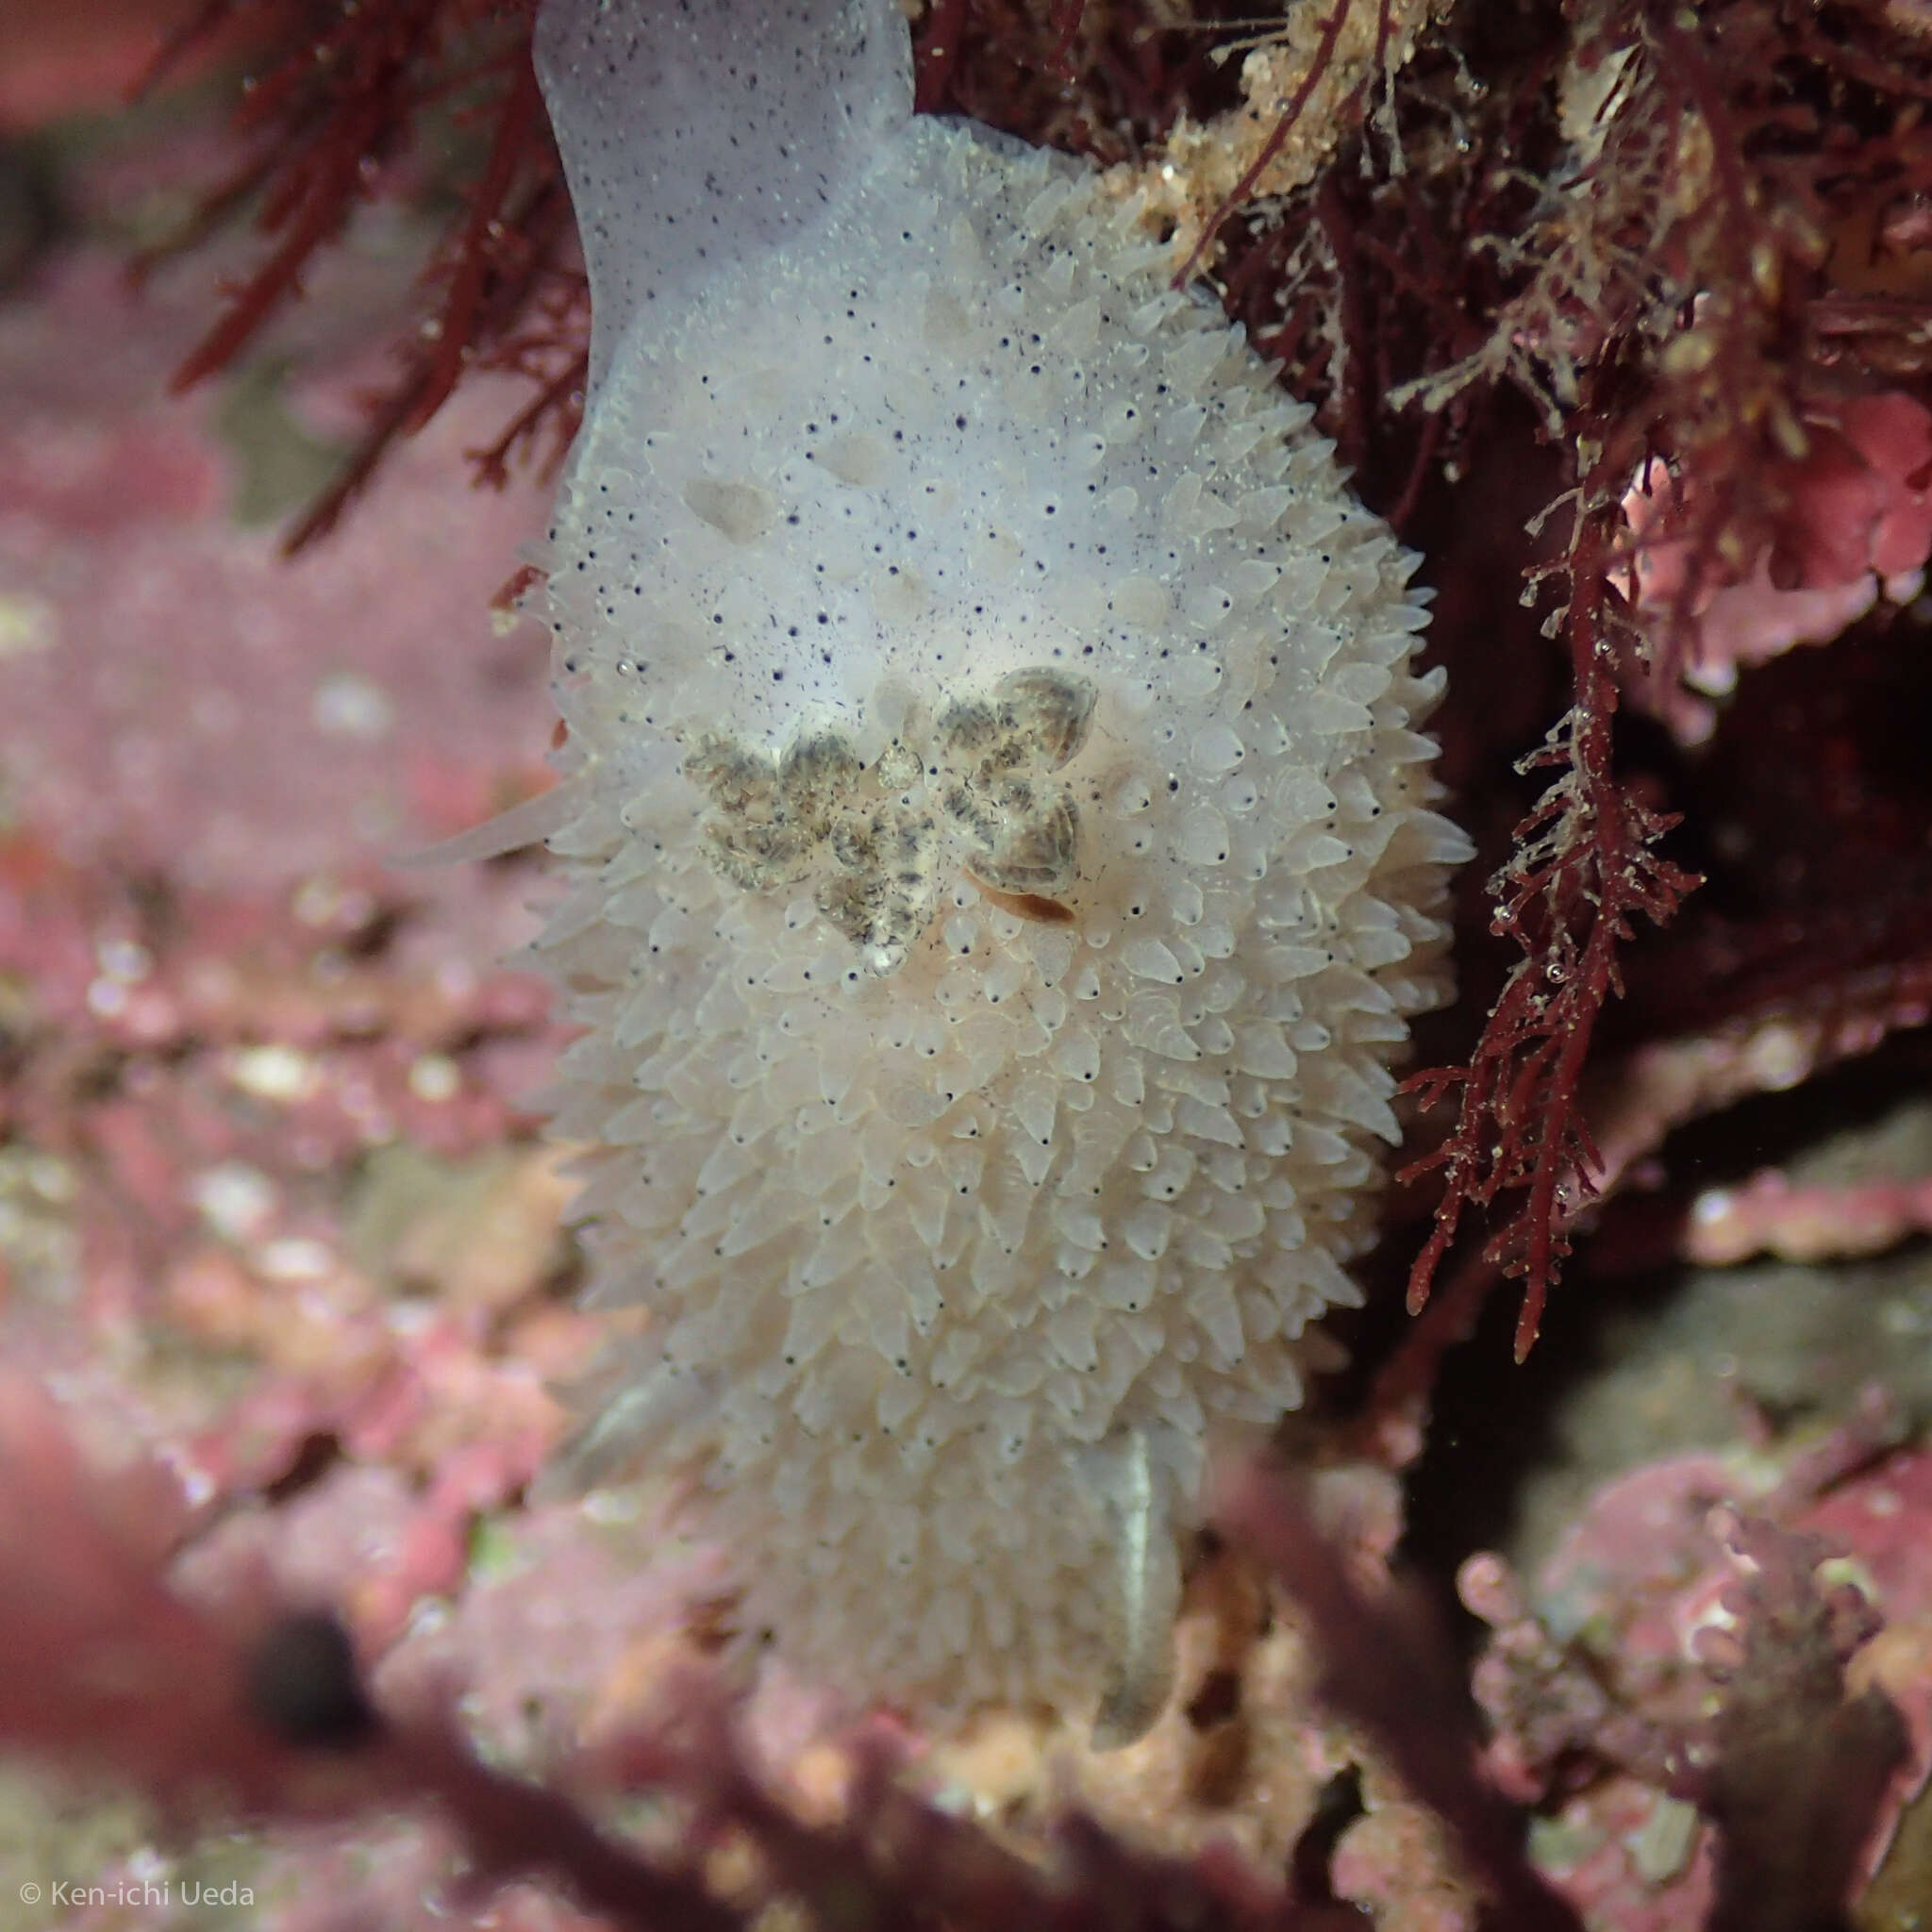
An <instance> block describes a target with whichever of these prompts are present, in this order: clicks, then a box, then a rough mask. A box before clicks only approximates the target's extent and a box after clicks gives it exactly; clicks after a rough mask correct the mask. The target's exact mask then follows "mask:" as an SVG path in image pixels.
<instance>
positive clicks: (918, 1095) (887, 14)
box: [538, 0, 1470, 1739]
mask: <svg viewBox="0 0 1932 1932" xmlns="http://www.w3.org/2000/svg"><path fill="white" fill-rule="evenodd" d="M538 58H539V66H540V72H541V76H542V80H543V85H544V90H545V94H546V97H547V99H548V101H549V104H550V108H551V112H552V115H553V118H554V121H555V124H556V127H557V133H558V141H559V143H560V145H561V148H562V152H563V156H564V159H565V162H566V166H567V169H568V172H569V176H570V182H571V189H572V193H573V196H574V199H575V204H576V208H577V211H578V217H579V223H580V225H581V227H582V230H583V234H584V239H585V245H586V251H587V257H588V263H589V268H590V274H591V291H592V303H593V341H592V355H591V392H590V399H589V408H588V411H587V415H586V419H585V423H584V426H583V430H582V434H581V436H580V438H579V441H578V444H577V447H576V450H575V454H574V457H573V460H572V466H571V471H570V474H569V476H568V479H567V481H566V484H565V487H564V489H563V491H562V492H561V495H560V500H559V503H558V510H557V518H556V528H555V530H554V532H553V541H552V546H551V555H550V558H549V574H548V591H547V596H548V611H547V615H548V618H549V621H550V623H551V625H552V627H553V629H554V631H555V635H556V645H555V650H556V691H557V697H558V705H559V707H560V708H561V710H562V713H563V716H564V718H565V720H566V721H567V724H568V734H567V741H566V748H565V751H564V753H563V754H562V761H563V764H564V772H565V775H564V779H563V783H562V786H561V788H560V790H559V793H558V799H559V801H560V803H559V804H558V807H557V811H558V818H557V820H556V823H557V824H559V825H560V827H561V828H560V829H558V830H557V831H556V832H555V833H554V836H553V837H552V839H551V841H550V842H551V846H552V850H553V851H554V852H555V853H557V854H558V856H559V858H560V859H561V861H562V864H563V867H564V869H565V871H566V873H567V874H568V876H569V879H570V882H571V890H570V891H569V893H568V896H567V898H566V899H565V901H564V902H563V904H562V905H561V907H560V908H558V910H557V911H556V912H555V914H554V915H553V917H552V918H551V920H550V924H549V926H548V929H547V931H546V932H545V934H544V936H543V938H542V940H541V942H540V946H541V955H542V958H544V960H545V961H546V962H547V965H548V967H549V970H550V971H551V973H552V974H554V975H555V977H556V979H557V981H558V984H559V986H560V987H561V988H562V989H563V990H564V992H565V996H566V999H567V1002H568V1010H569V1013H570V1015H571V1017H572V1018H573V1019H574V1020H575V1022H576V1023H577V1024H580V1025H581V1026H582V1027H583V1028H584V1033H583V1037H582V1038H581V1039H580V1040H579V1041H577V1042H576V1043H575V1045H574V1046H573V1047H572V1048H571V1049H570V1051H569V1053H568V1054H567V1055H566V1057H565V1059H564V1062H563V1066H562V1069H561V1075H560V1081H559V1087H558V1118H557V1126H558V1132H559V1133H560V1134H562V1135H563V1136H565V1137H567V1138H568V1139H570V1140H573V1141H578V1142H581V1143H583V1144H584V1145H585V1146H586V1147H588V1148H589V1149H590V1152H589V1154H588V1156H587V1158H586V1162H585V1167H586V1172H587V1174H588V1181H587V1185H586V1187H585V1190H584V1192H583V1195H582V1197H581V1201H580V1204H579V1205H580V1212H581V1213H582V1215H583V1216H584V1218H585V1219H586V1221H587V1222H588V1223H590V1224H591V1228H590V1233H589V1240H590V1242H591V1257H592V1266H593V1281H592V1289H591V1298H592V1300H593V1302H595V1303H598V1304H601V1305H606V1306H619V1305H625V1304H641V1305H642V1306H643V1307H645V1308H646V1309H647V1310H648V1319H647V1323H646V1326H645V1328H644V1330H643V1333H642V1336H641V1341H639V1342H638V1343H637V1344H636V1347H635V1349H634V1351H633V1353H632V1355H631V1356H630V1357H628V1358H627V1359H625V1361H624V1362H622V1363H621V1364H619V1365H618V1366H617V1368H616V1370H615V1371H614V1373H613V1374H612V1376H611V1378H610V1380H609V1384H608V1396H607V1399H606V1400H605V1402H604V1404H603V1406H602V1407H601V1408H599V1409H598V1411H597V1412H596V1413H595V1414H594V1415H593V1417H592V1418H591V1421H590V1422H589V1424H587V1426H586V1428H585V1430H584V1432H583V1434H582V1436H581V1438H580V1439H579V1441H578V1442H577V1443H576V1445H575V1450H574V1452H573V1455H572V1467H573V1469H574V1470H575V1474H577V1475H578V1476H579V1477H580V1478H582V1479H584V1480H591V1481H596V1480H602V1479H606V1478H608V1477H612V1476H618V1475H623V1474H627V1473H629V1472H630V1471H632V1470H634V1469H636V1468H638V1467H640V1466H642V1465H645V1464H649V1465H651V1466H654V1467H658V1468H662V1469H675V1470H683V1471H686V1472H688V1473H689V1474H690V1475H691V1478H692V1487H691V1495H692V1498H693V1502H694V1505H695V1507H697V1509H698V1510H699V1513H700V1518H701V1520H702V1521H703V1523H704V1524H706V1526H707V1527H708V1530H709V1531H710V1532H712V1533H714V1534H716V1535H717V1536H718V1538H719V1539H720V1540H721V1541H723V1542H724V1545H725V1546H726V1547H727V1549H728V1550H729V1551H730V1552H732V1553H733V1555H734V1556H735V1557H737V1558H738V1560H739V1564H740V1569H741V1582H742V1591H743V1595H742V1601H741V1607H740V1611H739V1619H740V1623H741V1628H742V1630H743V1631H744V1633H745V1634H746V1636H747V1638H748V1639H749V1638H763V1637H765V1636H767V1635H769V1637H770V1639H771V1641H774V1643H775V1645H776V1646H777V1648H778V1650H779V1651H780V1652H781V1653H782V1654H784V1655H785V1656H787V1657H790V1658H791V1659H793V1660H795V1661H796V1662H798V1663H800V1664H801V1665H803V1666H804V1667H806V1668H807V1669H808V1670H811V1671H813V1672H815V1673H816V1674H819V1675H821V1676H823V1677H824V1679H825V1680H826V1681H828V1682H832V1683H837V1684H840V1685H841V1686H845V1687H848V1688H850V1689H853V1690H856V1691H858V1692H859V1693H861V1694H864V1695H867V1696H872V1697H878V1698H884V1699H889V1700H891V1701H895V1702H897V1703H900V1704H902V1705H904V1706H907V1707H911V1708H913V1709H915V1710H917V1711H919V1712H920V1713H921V1714H922V1715H925V1716H928V1717H943V1716H945V1715H947V1714H950V1713H958V1712H962V1711H965V1710H968V1709H970V1708H972V1707H976V1706H980V1705H984V1704H988V1703H993V1702H1003V1703H1016V1704H1024V1703H1032V1702H1041V1701H1043V1702H1049V1703H1053V1704H1055V1705H1058V1706H1060V1707H1072V1708H1075V1709H1081V1708H1091V1707H1093V1705H1094V1704H1095V1702H1096V1701H1098V1703H1099V1705H1100V1707H1101V1721H1100V1731H1101V1735H1102V1736H1103V1738H1107V1739H1120V1738H1124V1737H1128V1736H1131V1735H1133V1734H1134V1733H1135V1732H1136V1731H1138V1730H1139V1729H1141V1727H1143V1726H1144V1725H1145V1724H1146V1723H1147V1722H1149V1721H1150V1720H1151V1718H1152V1716H1153V1714H1154V1711H1155V1709H1156V1708H1157V1707H1158V1702H1159V1699H1160V1697H1161V1695H1162V1693H1163V1690H1164V1670H1165V1657H1166V1653H1167V1647H1168V1634H1169V1625H1170V1624H1171V1622H1172V1619H1173V1616H1174V1608H1175V1606H1176V1603H1177V1601H1178V1596H1179V1567H1178V1556H1177V1550H1178V1543H1179V1539H1180V1538H1181V1537H1182V1536H1183V1535H1184V1534H1185V1532H1186V1530H1187V1528H1188V1526H1189V1524H1190V1522H1191V1510H1192V1508H1193V1507H1194V1503H1195V1498H1196V1494H1197V1491H1198V1487H1199V1483H1200V1478H1201V1474H1202V1467H1203V1461H1204V1457H1205V1453H1206V1445H1207V1443H1208V1440H1209V1437H1210V1433H1211V1432H1214V1431H1216V1430H1221V1429H1240V1428H1247V1429H1250V1430H1254V1429H1258V1428H1265V1427H1266V1426H1267V1425H1269V1424H1272V1423H1274V1421H1275V1420H1276V1419H1277V1418H1278V1417H1279V1416H1280V1414H1281V1413H1282V1411H1283V1410H1284V1409H1287V1408H1290V1407H1294V1406H1295V1405H1296V1404H1297V1403H1298V1402H1299V1401H1300V1399H1301V1392H1302V1377H1303V1374H1304V1373H1305V1371H1306V1370H1307V1368H1308V1367H1310V1366H1311V1365H1320V1364H1321V1363H1322V1362H1324V1360H1325V1359H1327V1358H1328V1354H1324V1345H1323V1342H1322V1338H1321V1337H1320V1335H1319V1332H1318V1331H1315V1330H1313V1329H1311V1327H1310V1324H1313V1323H1315V1322H1316V1321H1317V1320H1318V1318H1319V1317H1320V1316H1321V1314H1322V1313H1323V1311H1324V1308H1327V1307H1331V1306H1333V1305H1335V1304H1338V1303H1341V1304H1352V1303H1355V1302H1357V1300H1358V1298H1359V1296H1358V1291H1357V1288H1356V1286H1355V1285H1354V1283H1353V1282H1352V1281H1351V1279H1350V1277H1349V1274H1348V1273H1347V1272H1346V1271H1347V1264H1348V1262H1349V1261H1350V1260H1351V1258H1352V1257H1356V1256H1357V1255H1358V1254H1359V1253H1360V1252H1361V1251H1362V1250H1363V1249H1364V1248H1365V1247H1366V1246H1367V1244H1368V1243H1369V1242H1370V1241H1371V1240H1372V1239H1373V1233H1374V1200H1375V1193H1376V1189H1377V1185H1378V1182H1379V1179H1380V1174H1381V1161H1380V1149H1379V1143H1382V1142H1393V1141H1395V1140H1396V1139H1397V1138H1398V1130H1397V1125H1396V1121H1395V1117H1394V1115H1393V1114H1392V1112H1391V1108H1390V1099H1391V1094H1392V1091H1393V1087H1394V1080H1393V1076H1392V1074H1391V1072H1390V1063H1391V1059H1392V1058H1395V1057H1396V1056H1398V1055H1399V1054H1400V1053H1401V1052H1402V1050H1403V1049H1404V1046H1405V1043H1406V1041H1407V1021H1408V1019H1409V1017H1410V1016H1412V1015H1414V1014H1416V1013H1418V1012H1421V1011H1423V1010H1424V1009H1425V1008H1430V1007H1433V1006H1435V1005H1438V1004H1439V1003H1440V1002H1441V1000H1442V999H1443V998H1444V996H1445V994H1446V991H1447V974H1446V966H1445V949H1446V946H1447V942H1448V929H1447V925H1446V923H1445V919H1444V907H1445V893H1446V881H1447V876H1448V872H1449V869H1450V868H1451V867H1452V866H1454V865H1455V864H1456V863H1457V862H1458V861H1460V860H1461V859H1463V858H1466V857H1467V856H1468V853H1469V849H1470V848H1469V845H1468V842H1467V841H1466V840H1465V839H1464V838H1463V836H1462V834H1461V833H1460V832H1459V831H1458V830H1457V828H1456V827H1455V826H1454V825H1453V824H1450V823H1449V822H1448V821H1446V820H1445V819H1443V818H1442V817H1441V816H1439V815H1438V814H1437V813H1436V812H1435V811H1433V810H1432V809H1431V807H1432V806H1433V805H1434V804H1435V803H1436V802H1437V800H1438V798H1439V795H1440V794H1439V790H1438V787H1437V786H1436V784H1435V782H1434V780H1433V779H1432V777H1431V761H1432V759H1433V758H1434V754H1435V746H1434V744H1433V743H1432V742H1431V741H1430V740H1429V739H1427V738H1426V737H1424V736H1422V735H1421V734H1420V733H1419V731H1418V728H1417V727H1418V725H1419V724H1422V723H1423V722H1424V721H1425V719H1426V715H1427V713H1428V711H1429V709H1430V708H1431V707H1432V705H1433V704H1434V702H1435V700H1436V698H1437V696H1438V694H1439V692H1440V691H1441V675H1440V674H1439V673H1432V674H1429V675H1418V674H1417V671H1416V669H1415V667H1414V664H1413V662H1412V654H1413V648H1414V645H1415V641H1416V637H1417V633H1418V632H1419V631H1420V630H1421V629H1422V627H1423V625H1424V621H1425V609H1424V597H1423V596H1422V595H1419V594H1418V593H1417V592H1416V591H1413V590H1412V589H1411V588H1410V578H1411V575H1412V573H1413V571H1414V569H1415V566H1416V563H1417V558H1415V557H1414V556H1412V555H1410V554H1408V553H1407V552H1405V551H1404V550H1402V549H1401V548H1400V547H1399V546H1398V544H1397V543H1396V542H1395V541H1394V539H1393V538H1392V537H1391V533H1390V532H1389V531H1388V529H1387V528H1386V527H1385V526H1384V525H1382V524H1381V523H1380V522H1378V521H1377V519H1376V518H1375V517H1374V516H1373V515H1371V514H1370V513H1369V511H1367V510H1366V509H1365V508H1363V507H1362V506H1361V505H1360V504H1359V503H1358V502H1357V501H1356V500H1355V499H1354V498H1353V497H1352V496H1351V495H1350V494H1349V492H1348V491H1347V489H1346V488H1345V485H1344V482H1343V479H1342V477H1341V475H1339V473H1338V471H1337V469H1336V466H1335V463H1334V461H1333V459H1332V453H1331V450H1330V448H1329V446H1328V445H1327V444H1326V443H1324V442H1322V441H1316V440H1314V439H1312V438H1311V437H1310V436H1308V435H1307V433H1306V425H1307V416H1308V411H1307V409H1306V408H1303V407H1301V406H1300V405H1298V404H1296V403H1294V402H1293V401H1291V400H1290V399H1289V398H1287V397H1286V396H1284V395H1283V394H1282V393H1281V392H1280V391H1279V390H1278V389H1277V388H1276V387H1275V386H1274V383H1273V382H1272V380H1271V378H1270V373H1269V371H1268V369H1267V368H1266V367H1264V365H1263V364H1262V363H1261V361H1260V360H1259V358H1257V356H1256V355H1255V354H1254V353H1253V351H1252V350H1251V349H1250V348H1249V347H1248V345H1247V343H1246V341H1245V340H1244V339H1243V337H1242V334H1241V331H1240V330H1239V329H1238V328H1230V327H1229V326H1228V325H1227V324H1226V322H1225V320H1224V317H1223V316H1222V315H1221V313H1220V312H1219V310H1218V309H1216V308H1213V307H1211V306H1208V305H1207V304H1205V303H1204V302H1203V301H1202V300H1200V299H1198V298H1197V297H1195V296H1192V295H1190V294H1187V293H1181V292H1176V291H1174V290H1173V289H1172V288H1171V287H1170V285H1169V284H1170V279H1171V276H1172V274H1173V269H1174V263H1173V260H1172V258H1171V251H1170V250H1169V249H1168V248H1166V247H1164V246H1162V245H1161V244H1160V243H1158V242H1157V241H1155V240H1154V239H1153V238H1151V237H1150V236H1149V235H1148V234H1147V233H1146V232H1145V231H1144V229H1143V227H1142V225H1141V223H1140V221H1139V219H1138V208H1137V205H1136V203H1135V201H1134V200H1133V198H1132V197H1131V196H1124V195H1122V194H1120V193H1118V192H1110V191H1109V189H1108V185H1107V184H1106V183H1105V182H1104V180H1103V178H1102V177H1101V176H1100V175H1097V174H1095V173H1094V172H1093V171H1092V170H1091V169H1090V168H1089V167H1087V166H1085V165H1084V164H1082V163H1079V162H1076V161H1074V160H1072V159H1070V158H1066V157H1063V156H1059V155H1056V154H1050V153H1043V152H1036V151H1034V150H1031V149H1028V148H1026V147H1024V145H1022V144H1020V143H1017V142H1013V141H1011V140H1009V139H1007V138H1005V137H1003V136H999V135H995V134H991V133H990V132H988V131H986V130H984V129H981V128H977V127H974V126H971V125H961V124H958V123H945V122H941V121H938V120H934V119H931V118H924V117H922V118H915V117H913V116H912V114H911V111H910V108H911V98H910V78H909V56H908V44H907V31H906V26H905V22H904V20H903V17H902V16H901V14H900V12H899V9H898V8H897V7H896V6H895V5H894V4H893V0H803V4H792V5H790V6H776V7H774V6H772V5H769V4H768V0H703V4H697V0H687V4H686V5H684V6H682V7H678V6H661V7H660V6H645V5H642V4H638V0H631V4H626V0H546V4H545V6H544V8H543V9H542V12H541V16H540V21H539V26H538ZM1329 1354H1332V1351H1329Z"/></svg>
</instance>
